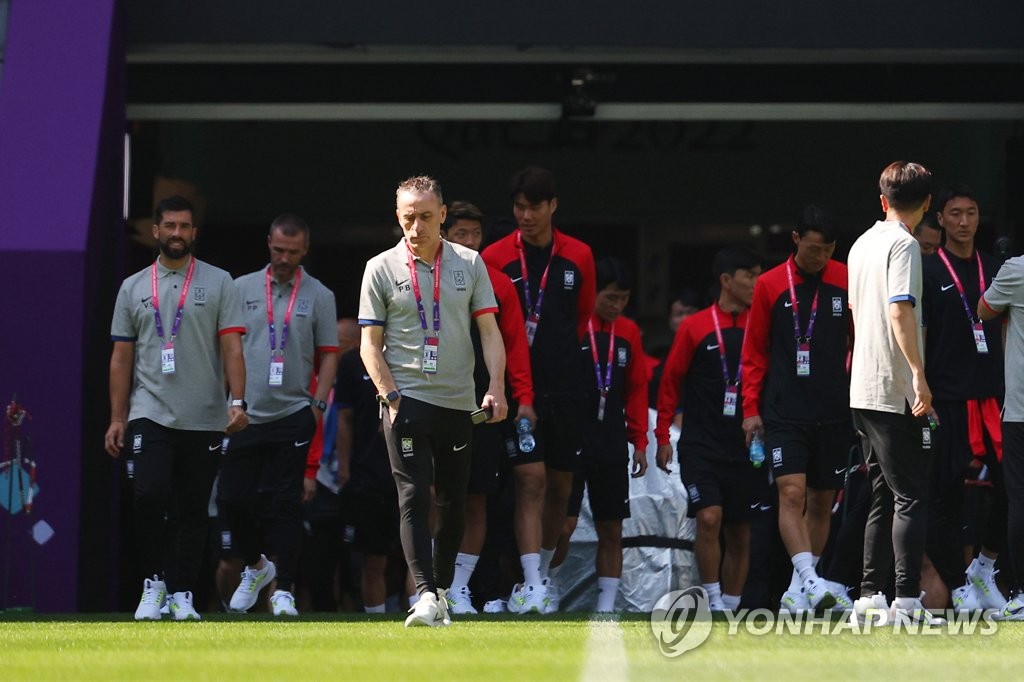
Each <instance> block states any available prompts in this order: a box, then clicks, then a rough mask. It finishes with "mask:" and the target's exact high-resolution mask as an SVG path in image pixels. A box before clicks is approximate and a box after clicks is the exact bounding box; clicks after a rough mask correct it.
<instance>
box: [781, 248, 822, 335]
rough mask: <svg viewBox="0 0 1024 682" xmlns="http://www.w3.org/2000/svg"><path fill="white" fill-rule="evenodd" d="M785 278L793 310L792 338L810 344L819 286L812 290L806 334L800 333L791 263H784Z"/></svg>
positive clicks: (816, 311)
mask: <svg viewBox="0 0 1024 682" xmlns="http://www.w3.org/2000/svg"><path fill="white" fill-rule="evenodd" d="M786 277H787V278H788V279H789V303H790V307H791V308H792V309H793V337H794V338H795V339H796V342H797V343H798V344H799V343H810V341H811V335H812V334H814V318H815V317H817V316H818V290H820V289H821V284H820V283H819V285H818V286H817V287H816V288H815V289H814V300H813V301H811V317H810V319H809V320H807V333H806V334H801V333H800V311H799V310H798V309H797V308H798V307H799V305H798V301H797V299H796V287H795V286H794V285H793V261H792V260H788V261H786Z"/></svg>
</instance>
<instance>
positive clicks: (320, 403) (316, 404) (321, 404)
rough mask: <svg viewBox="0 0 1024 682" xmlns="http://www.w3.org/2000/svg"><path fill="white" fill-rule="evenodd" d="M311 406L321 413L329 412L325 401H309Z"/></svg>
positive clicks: (314, 399)
mask: <svg viewBox="0 0 1024 682" xmlns="http://www.w3.org/2000/svg"><path fill="white" fill-rule="evenodd" d="M309 404H310V405H312V406H313V407H315V408H316V409H318V410H320V411H321V412H326V411H327V403H325V402H324V401H323V400H317V399H316V398H313V399H312V400H310V401H309Z"/></svg>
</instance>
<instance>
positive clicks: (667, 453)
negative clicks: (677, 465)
mask: <svg viewBox="0 0 1024 682" xmlns="http://www.w3.org/2000/svg"><path fill="white" fill-rule="evenodd" d="M654 459H655V462H656V464H657V465H658V468H659V469H661V470H662V471H664V472H665V473H666V474H671V473H672V469H670V468H669V464H671V463H672V445H671V444H669V443H666V444H665V445H659V446H658V454H657V455H655V456H654Z"/></svg>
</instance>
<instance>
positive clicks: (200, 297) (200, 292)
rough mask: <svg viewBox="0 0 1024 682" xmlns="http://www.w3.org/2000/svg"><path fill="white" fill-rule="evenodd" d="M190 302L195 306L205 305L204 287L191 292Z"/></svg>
mask: <svg viewBox="0 0 1024 682" xmlns="http://www.w3.org/2000/svg"><path fill="white" fill-rule="evenodd" d="M192 302H193V303H194V304H196V305H206V287H196V288H194V289H193V290H192Z"/></svg>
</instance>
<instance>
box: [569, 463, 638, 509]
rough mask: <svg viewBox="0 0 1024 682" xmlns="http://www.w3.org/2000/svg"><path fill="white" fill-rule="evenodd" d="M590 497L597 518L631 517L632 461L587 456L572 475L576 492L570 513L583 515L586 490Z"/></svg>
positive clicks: (573, 495)
mask: <svg viewBox="0 0 1024 682" xmlns="http://www.w3.org/2000/svg"><path fill="white" fill-rule="evenodd" d="M584 488H586V491H587V498H588V499H589V500H590V513H591V515H592V516H593V517H594V521H621V520H622V519H628V518H629V464H628V462H626V461H625V460H622V461H619V462H611V461H607V460H594V459H590V458H586V457H584V458H583V459H581V460H580V468H579V470H578V471H577V472H576V473H575V474H574V475H573V477H572V495H571V496H570V497H569V510H568V513H567V514H566V516H570V517H574V518H575V517H579V515H580V509H581V508H582V507H583V490H584Z"/></svg>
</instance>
